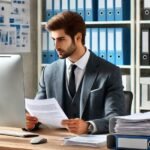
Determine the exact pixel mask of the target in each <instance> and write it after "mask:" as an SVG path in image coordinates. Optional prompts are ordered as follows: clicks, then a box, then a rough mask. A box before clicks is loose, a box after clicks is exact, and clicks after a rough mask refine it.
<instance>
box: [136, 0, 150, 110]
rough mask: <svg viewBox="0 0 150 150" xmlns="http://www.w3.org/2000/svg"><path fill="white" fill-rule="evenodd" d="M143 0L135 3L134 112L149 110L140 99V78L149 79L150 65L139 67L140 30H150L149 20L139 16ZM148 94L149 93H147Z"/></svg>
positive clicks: (149, 106) (149, 107) (148, 106)
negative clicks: (146, 28)
mask: <svg viewBox="0 0 150 150" xmlns="http://www.w3.org/2000/svg"><path fill="white" fill-rule="evenodd" d="M142 3H143V0H137V2H136V14H137V15H136V58H137V59H136V112H143V111H148V110H150V103H149V105H144V106H142V105H141V103H142V99H141V86H140V78H141V77H150V73H149V72H150V65H148V66H147V65H141V62H140V57H141V55H140V53H141V38H140V37H141V29H142V28H143V27H148V28H150V20H143V18H142V16H141V11H142ZM148 92H149V91H148Z"/></svg>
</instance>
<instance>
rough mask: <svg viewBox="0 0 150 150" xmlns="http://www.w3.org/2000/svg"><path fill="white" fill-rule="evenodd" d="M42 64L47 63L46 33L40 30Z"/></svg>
mask: <svg viewBox="0 0 150 150" xmlns="http://www.w3.org/2000/svg"><path fill="white" fill-rule="evenodd" d="M42 63H44V64H47V63H48V32H47V31H46V30H45V29H43V30H42Z"/></svg>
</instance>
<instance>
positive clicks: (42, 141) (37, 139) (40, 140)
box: [30, 136, 47, 144]
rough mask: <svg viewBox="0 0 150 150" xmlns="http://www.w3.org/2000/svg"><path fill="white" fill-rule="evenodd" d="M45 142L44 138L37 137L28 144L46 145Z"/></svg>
mask: <svg viewBox="0 0 150 150" xmlns="http://www.w3.org/2000/svg"><path fill="white" fill-rule="evenodd" d="M46 142H47V139H46V138H43V137H41V136H38V137H34V138H32V139H31V140H30V143H31V144H43V143H46Z"/></svg>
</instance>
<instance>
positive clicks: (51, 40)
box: [48, 33, 56, 63]
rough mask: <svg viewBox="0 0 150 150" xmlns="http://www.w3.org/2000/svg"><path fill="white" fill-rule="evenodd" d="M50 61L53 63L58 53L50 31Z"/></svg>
mask: <svg viewBox="0 0 150 150" xmlns="http://www.w3.org/2000/svg"><path fill="white" fill-rule="evenodd" d="M48 35H49V38H48V63H52V62H54V61H55V58H56V55H55V46H54V41H53V39H52V38H51V36H50V33H49V34H48Z"/></svg>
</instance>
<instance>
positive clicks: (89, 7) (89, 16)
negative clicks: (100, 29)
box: [85, 0, 94, 21]
mask: <svg viewBox="0 0 150 150" xmlns="http://www.w3.org/2000/svg"><path fill="white" fill-rule="evenodd" d="M92 1H93V0H86V1H85V21H93V20H94V18H93V9H94V8H93V3H92Z"/></svg>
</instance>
